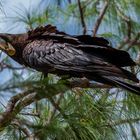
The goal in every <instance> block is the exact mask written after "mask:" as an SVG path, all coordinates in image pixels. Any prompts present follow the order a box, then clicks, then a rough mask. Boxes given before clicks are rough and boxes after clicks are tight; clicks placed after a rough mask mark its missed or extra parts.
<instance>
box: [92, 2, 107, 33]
mask: <svg viewBox="0 0 140 140" xmlns="http://www.w3.org/2000/svg"><path fill="white" fill-rule="evenodd" d="M108 5H109V2H108V1H105V3H104V6H103V9H102V10H101V11H100V14H99V16H98V18H97V20H96V23H95V26H94V29H93V36H96V34H97V31H98V29H99V26H100V24H101V22H102V19H103V17H104V15H105V13H106V11H107V8H108Z"/></svg>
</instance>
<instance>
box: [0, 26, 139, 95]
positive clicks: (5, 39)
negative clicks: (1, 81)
mask: <svg viewBox="0 0 140 140" xmlns="http://www.w3.org/2000/svg"><path fill="white" fill-rule="evenodd" d="M0 49H1V50H3V51H4V52H5V53H7V54H8V55H9V56H10V57H11V58H12V59H14V60H15V61H17V62H18V63H20V64H22V65H25V66H28V67H31V68H33V69H36V70H37V71H41V72H43V73H44V74H47V73H53V74H57V75H59V76H61V75H69V76H70V77H86V78H88V79H89V80H94V81H97V82H100V83H103V84H108V85H111V86H119V87H122V88H124V89H127V90H128V91H131V92H133V93H136V94H139V95H140V87H139V86H138V85H136V84H137V83H138V82H139V80H138V79H137V78H136V76H135V75H134V74H133V73H131V72H129V71H127V70H125V69H123V67H127V66H134V65H135V62H134V61H133V60H132V59H131V58H130V55H129V54H128V53H127V52H125V51H122V50H117V49H115V48H112V47H111V46H110V45H109V42H108V41H107V40H106V39H104V38H101V37H91V36H89V35H78V36H76V35H75V36H74V35H73V36H72V35H68V34H66V33H64V32H60V31H58V30H57V29H56V27H55V26H52V25H47V26H45V27H38V28H36V29H35V30H33V31H29V32H28V33H24V34H0ZM129 81H130V82H131V83H129Z"/></svg>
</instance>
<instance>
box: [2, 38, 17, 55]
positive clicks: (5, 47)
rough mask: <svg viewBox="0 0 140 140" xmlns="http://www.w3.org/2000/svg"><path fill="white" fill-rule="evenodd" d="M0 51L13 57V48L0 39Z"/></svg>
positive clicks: (14, 51)
mask: <svg viewBox="0 0 140 140" xmlns="http://www.w3.org/2000/svg"><path fill="white" fill-rule="evenodd" d="M0 50H2V51H4V52H6V53H7V54H8V55H10V56H13V55H14V54H15V53H16V50H15V49H14V47H13V46H12V45H11V44H10V43H7V42H6V41H4V40H3V39H1V38H0Z"/></svg>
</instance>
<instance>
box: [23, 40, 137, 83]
mask: <svg viewBox="0 0 140 140" xmlns="http://www.w3.org/2000/svg"><path fill="white" fill-rule="evenodd" d="M23 58H24V60H25V61H26V63H27V64H28V65H29V66H30V67H33V68H35V69H37V70H38V69H41V70H42V69H44V70H47V69H52V68H54V69H55V70H57V71H60V72H61V73H62V74H63V71H64V72H66V73H68V74H70V75H73V76H74V75H76V74H77V75H80V74H81V75H83V76H84V75H85V76H87V77H88V78H90V76H91V79H94V78H93V75H95V76H96V75H100V76H110V75H111V76H116V77H123V78H126V79H130V80H133V81H137V78H136V77H135V75H133V74H131V73H130V72H128V71H126V70H123V69H122V68H119V67H117V66H115V65H112V64H110V63H108V62H107V61H105V60H104V59H102V58H100V57H97V56H95V55H91V54H88V53H86V52H84V51H82V50H81V49H76V48H74V47H72V46H71V45H70V44H67V43H56V42H54V41H53V40H49V41H46V40H34V41H33V42H31V43H29V44H28V45H27V46H26V47H25V49H24V51H23Z"/></svg>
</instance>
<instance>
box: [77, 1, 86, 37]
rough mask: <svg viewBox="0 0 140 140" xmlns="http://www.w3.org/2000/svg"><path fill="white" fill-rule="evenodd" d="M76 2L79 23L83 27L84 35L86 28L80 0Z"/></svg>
mask: <svg viewBox="0 0 140 140" xmlns="http://www.w3.org/2000/svg"><path fill="white" fill-rule="evenodd" d="M77 2H78V7H79V11H80V19H81V24H82V27H83V34H84V35H85V34H86V30H87V29H86V23H85V20H84V13H83V8H82V6H81V2H80V0H77Z"/></svg>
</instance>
